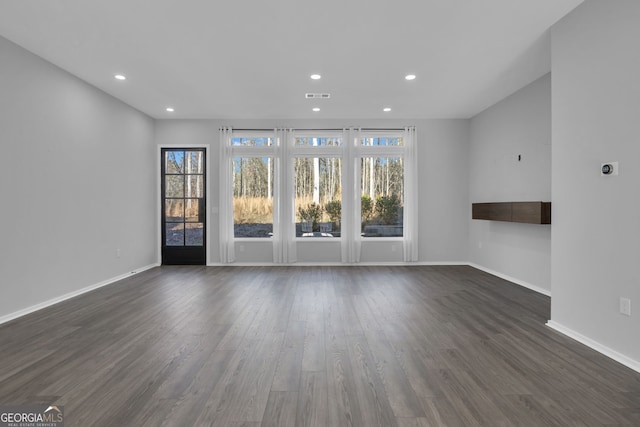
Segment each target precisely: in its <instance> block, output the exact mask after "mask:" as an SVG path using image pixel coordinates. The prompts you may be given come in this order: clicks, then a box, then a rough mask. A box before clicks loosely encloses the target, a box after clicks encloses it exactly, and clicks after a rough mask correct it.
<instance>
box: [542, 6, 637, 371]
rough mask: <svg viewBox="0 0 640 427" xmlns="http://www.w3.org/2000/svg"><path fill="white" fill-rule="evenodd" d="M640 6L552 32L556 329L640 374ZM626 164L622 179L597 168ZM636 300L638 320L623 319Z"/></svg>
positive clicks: (592, 14) (584, 10)
mask: <svg viewBox="0 0 640 427" xmlns="http://www.w3.org/2000/svg"><path fill="white" fill-rule="evenodd" d="M639 22H640V2H638V1H637V0H615V1H592V0H587V1H585V2H584V3H583V4H582V5H581V6H579V7H578V8H577V9H576V10H574V11H573V12H572V13H571V14H570V15H568V16H567V17H565V18H564V19H563V20H562V21H560V22H559V23H558V24H556V26H555V27H554V28H553V31H552V61H553V68H552V76H553V95H552V115H553V149H552V150H553V167H552V172H553V183H552V194H553V222H554V224H553V228H552V262H551V278H552V288H553V299H552V301H551V319H552V322H553V323H554V324H555V325H556V326H561V327H564V328H568V329H569V330H570V331H573V332H575V333H577V334H580V335H581V336H583V337H586V338H587V339H590V340H593V341H594V342H596V343H599V344H601V345H603V346H605V347H608V348H609V349H611V350H613V351H614V352H617V353H619V354H622V355H624V356H625V357H628V358H630V359H632V360H635V361H636V362H635V363H636V367H637V369H638V368H640V362H638V361H640V269H638V259H639V257H640V196H639V194H640V193H639V190H638V188H639V187H638V183H640V141H639V139H640V115H639V112H640V54H639V53H638V52H639V50H638V40H640V25H638V23H639ZM616 160H617V161H619V162H620V175H619V176H609V177H601V176H600V163H601V162H607V161H616ZM621 296H624V297H630V298H631V299H632V316H631V317H627V316H624V315H621V314H620V313H619V312H618V304H619V297H621Z"/></svg>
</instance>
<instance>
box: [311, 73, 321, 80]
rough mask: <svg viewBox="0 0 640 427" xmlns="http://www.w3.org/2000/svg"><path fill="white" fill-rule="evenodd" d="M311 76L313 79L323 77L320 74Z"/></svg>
mask: <svg viewBox="0 0 640 427" xmlns="http://www.w3.org/2000/svg"><path fill="white" fill-rule="evenodd" d="M310 77H311V79H312V80H320V79H321V78H322V76H321V75H320V74H311V76H310Z"/></svg>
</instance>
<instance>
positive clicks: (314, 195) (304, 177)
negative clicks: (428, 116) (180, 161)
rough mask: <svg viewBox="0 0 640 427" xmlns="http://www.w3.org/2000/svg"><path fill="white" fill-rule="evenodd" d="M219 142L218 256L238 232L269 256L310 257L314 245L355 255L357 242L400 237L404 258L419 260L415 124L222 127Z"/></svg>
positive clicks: (347, 257) (226, 253)
mask: <svg viewBox="0 0 640 427" xmlns="http://www.w3.org/2000/svg"><path fill="white" fill-rule="evenodd" d="M221 140H222V141H223V146H222V147H221V150H222V151H221V168H220V185H221V196H220V197H221V199H220V200H221V202H220V233H219V234H220V253H221V260H223V262H231V261H233V260H234V256H235V255H234V254H235V246H234V241H236V240H237V239H245V238H256V239H264V240H266V239H269V240H270V241H271V243H272V248H273V259H274V262H296V261H297V254H298V253H299V254H304V256H306V257H307V258H305V259H308V255H309V254H313V253H315V252H314V251H315V250H316V248H322V250H331V251H333V250H337V251H340V257H341V259H342V261H343V262H359V260H360V253H361V245H362V244H363V242H366V241H367V240H375V239H378V240H383V241H388V242H389V241H394V240H395V241H398V240H400V241H402V242H403V243H402V247H403V253H402V256H403V259H404V260H405V261H415V260H417V237H416V230H417V227H416V223H417V197H416V195H417V172H416V167H415V164H414V163H415V159H416V151H415V150H416V144H415V129H414V128H405V129H397V130H361V129H354V128H351V129H344V130H307V131H298V130H294V129H276V130H274V131H273V133H270V132H269V131H257V130H255V131H241V132H238V131H234V130H232V129H229V128H222V129H221ZM347 142H348V143H347ZM412 194H413V196H411V195H412ZM231 224H233V227H231ZM314 241H318V242H319V241H323V242H326V243H327V245H325V246H317V247H315V246H314V243H313V242H314ZM333 241H337V242H338V243H339V245H338V246H336V245H335V244H334V243H331V242H333ZM303 242H305V243H303ZM318 244H320V243H318ZM328 245H332V246H328Z"/></svg>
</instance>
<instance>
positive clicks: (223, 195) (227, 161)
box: [218, 127, 235, 263]
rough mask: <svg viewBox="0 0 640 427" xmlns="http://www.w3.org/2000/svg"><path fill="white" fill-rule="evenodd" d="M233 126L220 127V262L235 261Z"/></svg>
mask: <svg viewBox="0 0 640 427" xmlns="http://www.w3.org/2000/svg"><path fill="white" fill-rule="evenodd" d="M231 133H232V130H231V128H227V127H222V128H220V169H219V172H220V177H219V180H220V201H219V204H218V205H219V227H220V262H222V263H231V262H233V261H235V245H234V229H233V173H232V172H233V171H232V167H233V166H232V164H233V158H232V156H231Z"/></svg>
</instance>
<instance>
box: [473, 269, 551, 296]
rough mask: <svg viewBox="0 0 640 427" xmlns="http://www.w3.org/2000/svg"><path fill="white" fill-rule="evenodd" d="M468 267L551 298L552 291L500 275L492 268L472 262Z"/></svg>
mask: <svg viewBox="0 0 640 427" xmlns="http://www.w3.org/2000/svg"><path fill="white" fill-rule="evenodd" d="M467 265H469V266H471V267H473V268H477V269H478V270H482V271H484V272H485V273H489V274H491V275H493V276H496V277H499V278H501V279H504V280H508V281H509V282H512V283H515V284H516V285H520V286H522V287H525V288H527V289H531V290H532V291H535V292H538V293H539V294H542V295H546V296H548V297H550V296H551V291H550V290H548V289H544V288H541V287H539V286H536V285H532V284H531V283H527V282H525V281H523V280H520V279H516V278H515V277H511V276H507V275H506V274H502V273H499V272H497V271H494V270H491V269H490V268H486V267H483V266H481V265H478V264H474V263H472V262H470V263H467Z"/></svg>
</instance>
